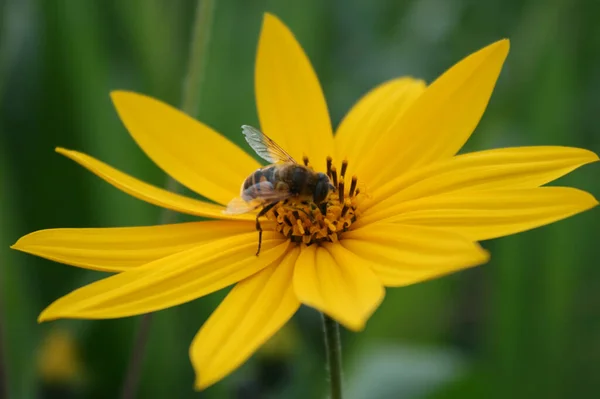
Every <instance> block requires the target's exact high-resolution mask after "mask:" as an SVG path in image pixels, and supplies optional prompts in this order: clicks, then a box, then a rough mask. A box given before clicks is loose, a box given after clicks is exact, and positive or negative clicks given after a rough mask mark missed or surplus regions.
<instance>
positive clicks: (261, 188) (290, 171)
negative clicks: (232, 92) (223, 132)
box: [223, 125, 335, 256]
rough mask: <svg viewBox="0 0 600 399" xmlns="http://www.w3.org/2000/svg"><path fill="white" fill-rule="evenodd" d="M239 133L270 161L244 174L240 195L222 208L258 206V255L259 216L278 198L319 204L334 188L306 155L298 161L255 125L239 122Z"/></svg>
mask: <svg viewBox="0 0 600 399" xmlns="http://www.w3.org/2000/svg"><path fill="white" fill-rule="evenodd" d="M242 133H243V134H244V137H245V138H246V141H247V142H248V144H250V146H251V147H252V149H253V150H254V151H256V153H257V154H258V155H259V156H260V157H261V158H262V159H264V160H265V161H267V162H270V165H267V166H265V167H262V168H260V169H257V170H256V171H255V172H253V173H252V174H251V175H250V176H248V177H247V178H246V180H244V182H243V183H242V187H241V189H240V196H239V197H237V198H234V199H233V200H231V201H230V202H229V204H228V205H227V209H225V210H224V211H223V212H224V213H226V214H229V215H237V214H242V213H246V212H250V211H253V210H255V209H258V208H259V207H261V206H262V209H261V210H260V212H258V214H257V215H256V230H257V231H258V250H257V251H256V255H257V256H258V254H259V253H260V246H261V243H262V227H261V225H260V221H259V218H260V217H261V216H264V215H265V214H266V213H267V212H269V211H270V210H271V209H272V208H273V207H274V206H275V205H277V204H278V203H280V202H281V201H285V200H287V199H290V198H295V199H298V200H306V201H312V202H313V203H314V204H315V205H317V206H319V205H321V203H322V202H323V201H325V199H326V198H327V196H328V195H329V193H330V192H331V191H332V190H335V188H334V186H333V185H332V184H331V182H330V181H329V178H328V177H327V175H326V174H325V173H320V172H315V171H313V170H312V169H311V168H309V167H308V159H306V158H305V160H304V163H305V164H304V165H302V164H299V163H298V162H296V161H295V160H294V158H292V156H291V155H290V154H288V153H287V152H286V151H285V150H284V149H283V148H281V147H280V146H279V145H278V144H277V143H275V142H274V141H273V140H272V139H270V138H269V137H267V135H265V134H264V133H262V132H260V131H259V130H258V129H255V128H253V127H252V126H247V125H243V126H242ZM320 209H321V208H320Z"/></svg>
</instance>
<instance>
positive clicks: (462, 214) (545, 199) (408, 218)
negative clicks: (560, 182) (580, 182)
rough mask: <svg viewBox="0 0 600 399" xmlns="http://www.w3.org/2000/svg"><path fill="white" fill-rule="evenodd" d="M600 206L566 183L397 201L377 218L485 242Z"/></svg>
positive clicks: (588, 195) (593, 199)
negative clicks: (434, 228) (404, 201)
mask: <svg viewBox="0 0 600 399" xmlns="http://www.w3.org/2000/svg"><path fill="white" fill-rule="evenodd" d="M597 204H598V201H596V199H595V198H594V197H593V196H592V195H590V194H589V193H586V192H585V191H581V190H577V189H574V188H567V187H539V188H531V189H519V190H491V191H479V192H458V193H449V194H445V195H438V196H433V197H428V198H423V199H418V200H414V201H409V202H406V203H404V204H398V205H395V206H392V207H389V208H388V209H386V210H385V211H382V212H380V213H378V215H374V216H373V218H378V219H380V220H381V219H386V221H393V222H399V223H402V224H413V225H420V226H432V227H439V228H443V229H451V230H453V231H456V232H457V233H459V234H462V235H465V236H467V237H468V238H469V239H471V240H476V241H480V240H486V239H490V238H495V237H501V236H505V235H509V234H515V233H518V232H521V231H525V230H529V229H533V228H535V227H539V226H543V225H545V224H549V223H552V222H556V221H557V220H561V219H564V218H567V217H569V216H572V215H575V214H577V213H580V212H583V211H585V210H587V209H590V208H593V207H594V206H596V205H597ZM365 219H366V218H365ZM360 222H362V219H361V220H360Z"/></svg>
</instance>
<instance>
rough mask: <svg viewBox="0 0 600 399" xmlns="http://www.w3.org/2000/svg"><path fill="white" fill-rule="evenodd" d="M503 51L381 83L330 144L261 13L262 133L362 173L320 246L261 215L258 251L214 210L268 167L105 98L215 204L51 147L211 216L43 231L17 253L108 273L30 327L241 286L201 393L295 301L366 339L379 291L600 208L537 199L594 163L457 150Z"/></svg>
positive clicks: (181, 208)
mask: <svg viewBox="0 0 600 399" xmlns="http://www.w3.org/2000/svg"><path fill="white" fill-rule="evenodd" d="M508 49H509V42H508V40H501V41H498V42H496V43H493V44H491V45H489V46H487V47H485V48H483V49H481V50H479V51H477V52H475V53H473V54H471V55H470V56H468V57H467V58H465V59H463V60H462V61H460V62H459V63H458V64H456V65H455V66H453V67H452V68H450V69H449V70H448V71H447V72H445V73H444V74H443V75H442V76H441V77H439V78H438V79H437V80H435V81H434V82H433V83H432V84H431V85H429V86H426V85H425V83H424V82H423V81H421V80H417V79H413V78H410V77H403V78H399V79H395V80H391V81H388V82H386V83H383V84H382V85H380V86H378V87H376V88H375V89H374V90H372V91H371V92H369V93H368V94H366V95H365V96H364V97H363V98H362V99H360V100H359V101H358V102H357V103H356V105H355V106H354V107H353V108H352V109H351V110H350V112H349V113H348V114H347V116H346V117H345V118H344V120H343V121H342V122H341V124H340V126H339V127H338V129H337V131H336V134H335V135H334V134H333V131H332V127H331V122H330V118H329V114H328V111H327V105H326V103H325V98H324V97H323V92H322V90H321V86H320V84H319V82H318V80H317V77H316V75H315V72H314V70H313V69H312V66H311V64H310V62H309V60H308V58H307V57H306V55H305V54H304V52H303V50H302V48H301V47H300V45H299V44H298V43H297V41H296V40H295V38H294V36H293V34H292V33H291V32H290V31H289V30H288V28H287V27H286V26H285V25H284V24H283V23H282V22H281V21H279V20H278V19H277V18H276V17H274V16H272V15H268V14H267V15H266V16H265V18H264V23H263V27H262V31H261V35H260V41H259V45H258V54H257V60H256V75H255V89H256V102H257V106H258V115H259V118H260V124H261V128H262V131H264V132H265V133H266V134H267V135H268V136H270V137H271V138H272V139H274V140H275V141H276V142H277V143H279V144H280V145H281V146H282V147H283V148H284V149H285V150H287V151H288V152H289V153H290V154H291V155H292V156H293V157H294V158H295V159H297V160H301V159H303V157H304V156H307V157H308V158H309V159H310V162H311V164H312V165H313V166H314V167H315V169H316V170H319V171H324V170H325V168H326V159H327V157H328V156H332V157H333V162H334V165H336V166H337V167H338V170H339V174H340V175H341V174H342V173H341V172H342V171H341V167H340V166H341V164H342V160H345V159H346V160H347V161H348V165H347V171H346V173H345V174H346V176H353V175H356V176H358V178H359V188H360V190H361V191H360V193H361V194H359V195H356V192H354V193H353V194H354V195H353V196H350V192H349V191H350V190H349V185H350V184H346V192H345V196H346V198H345V199H344V201H338V198H337V196H338V195H339V192H338V193H334V195H333V197H331V198H330V199H331V202H332V203H335V202H336V201H338V202H337V204H339V206H337V207H332V208H335V209H334V210H333V211H332V212H333V215H332V216H331V217H329V216H328V220H327V224H328V226H329V224H331V226H333V227H331V226H330V230H328V233H331V232H334V230H335V233H336V234H331V237H328V238H327V239H325V240H323V236H320V237H321V239H320V240H317V238H318V232H316V230H317V228H315V229H312V230H311V227H315V226H312V225H311V223H313V221H312V220H311V219H310V218H309V217H308V216H305V215H304V213H303V212H298V213H297V214H298V216H296V218H297V219H298V220H295V221H294V223H293V224H294V226H295V227H294V228H292V229H285V226H284V223H287V221H286V220H282V219H285V218H278V215H279V214H278V213H277V211H274V212H271V213H270V214H269V215H268V216H269V219H270V221H266V220H265V221H264V222H263V224H264V226H265V234H264V237H263V244H262V251H261V253H260V255H259V256H255V252H256V248H257V239H258V235H257V232H256V230H255V221H254V219H255V214H244V215H239V216H232V215H224V214H223V213H222V211H223V210H224V209H225V208H224V205H226V204H227V203H228V202H229V201H230V200H231V199H232V198H234V197H236V196H238V195H239V187H240V184H241V183H242V182H243V181H244V179H245V178H246V177H247V176H248V175H250V174H251V173H252V172H253V171H255V170H256V169H257V168H259V167H260V164H259V163H258V162H257V161H256V160H255V158H253V157H252V156H251V155H249V154H247V153H245V152H244V151H243V150H241V149H240V148H238V147H237V146H235V145H234V144H232V143H231V142H230V141H228V140H227V139H226V138H225V137H223V136H221V135H220V134H218V133H217V132H215V131H214V130H212V129H211V128H209V127H208V126H206V125H204V124H202V123H200V122H197V121H195V120H193V119H192V118H190V117H188V116H186V115H184V114H183V113H181V112H180V111H178V110H176V109H174V108H172V107H170V106H168V105H166V104H164V103H162V102H160V101H157V100H155V99H152V98H149V97H146V96H143V95H140V94H135V93H131V92H124V91H118V92H114V93H112V99H113V102H114V104H115V107H116V109H117V112H118V113H119V116H120V118H121V120H122V121H123V123H124V124H125V126H126V127H127V129H128V130H129V132H130V133H131V135H132V136H133V138H134V139H135V141H136V142H137V143H138V144H139V146H140V147H141V148H142V150H144V152H145V153H146V154H147V155H148V156H149V157H150V158H151V159H152V160H153V161H154V162H155V163H156V164H157V165H158V166H160V167H161V168H162V169H163V170H164V171H165V172H166V173H168V174H169V175H171V176H172V177H173V178H175V179H176V180H177V181H179V182H180V183H182V184H183V185H185V186H187V187H188V188H190V189H191V190H193V191H195V192H197V193H198V194H201V195H202V196H204V197H206V198H208V199H209V200H211V201H213V202H207V201H201V200H198V199H192V198H187V197H184V196H181V195H178V194H174V193H171V192H167V191H165V190H163V189H161V188H157V187H154V186H152V185H149V184H146V183H144V182H141V181H139V180H137V179H135V178H134V177H132V176H129V175H127V174H125V173H123V172H120V171H118V170H116V169H113V168H112V167H110V166H108V165H106V164H104V163H102V162H100V161H98V160H96V159H94V158H92V157H90V156H88V155H85V154H82V153H79V152H76V151H70V150H65V149H62V148H59V149H57V151H58V152H59V153H61V154H63V155H65V156H67V157H69V158H71V159H72V160H74V161H76V162H77V163H79V164H81V165H82V166H84V167H85V168H87V169H89V170H90V171H92V172H93V173H95V174H96V175H98V176H99V177H101V178H102V179H104V180H106V181H107V182H109V183H111V184H112V185H114V186H116V187H117V188H119V189H121V190H123V191H125V192H126V193H128V194H130V195H132V196H134V197H137V198H140V199H142V200H144V201H146V202H149V203H152V204H155V205H158V206H161V207H166V208H169V209H172V210H175V211H178V212H182V213H187V214H190V215H195V216H201V217H207V218H212V219H220V220H214V221H201V222H192V223H182V224H174V225H164V226H150V227H128V228H106V229H53V230H43V231H37V232H34V233H31V234H29V235H27V236H25V237H23V238H21V239H20V240H19V241H18V242H17V243H16V244H15V245H14V247H13V248H15V249H18V250H20V251H23V252H27V253H30V254H34V255H37V256H41V257H44V258H48V259H51V260H54V261H57V262H62V263H66V264H70V265H74V266H79V267H83V268H87V269H93V270H100V271H108V272H116V273H118V274H116V275H114V276H111V277H108V278H105V279H103V280H100V281H98V282H95V283H92V284H89V285H87V286H85V287H82V288H80V289H78V290H75V291H73V292H72V293H70V294H68V295H66V296H64V297H62V298H60V299H58V300H57V301H55V302H54V303H52V304H51V305H50V306H49V307H48V308H46V309H45V310H44V311H43V312H42V313H41V315H40V317H39V320H40V321H46V320H53V319H58V318H85V319H106V318H116V317H125V316H132V315H139V314H143V313H149V312H154V311H157V310H160V309H165V308H168V307H171V306H176V305H178V304H181V303H184V302H188V301H191V300H194V299H196V298H199V297H201V296H204V295H206V294H209V293H211V292H214V291H216V290H220V289H222V288H224V287H227V286H229V285H232V284H236V283H237V284H236V285H235V287H234V288H233V289H232V290H231V292H230V293H229V294H228V295H227V297H226V298H225V300H224V301H223V302H222V303H221V304H220V306H219V307H218V308H217V309H216V310H215V312H214V313H213V314H212V316H211V317H210V318H209V319H208V321H207V322H206V323H205V324H204V325H203V326H202V328H201V329H200V332H199V333H198V334H197V336H196V337H195V339H194V341H193V343H192V345H191V348H190V357H191V361H192V363H193V366H194V368H195V370H196V375H197V380H196V387H197V388H199V389H201V388H204V387H207V386H209V385H211V384H213V383H215V382H216V381H218V380H220V379H221V378H223V377H224V376H226V375H227V374H229V373H230V372H231V371H232V370H234V369H235V368H237V367H238V366H239V365H240V364H242V363H243V362H244V361H245V360H246V359H248V357H250V356H251V355H252V353H254V352H255V351H256V350H257V348H258V347H259V346H261V345H262V344H263V343H264V342H265V341H266V340H267V339H269V338H270V337H271V336H273V334H275V332H277V331H278V330H279V329H280V328H281V327H282V326H283V325H284V324H285V323H286V322H287V321H288V320H289V319H290V317H292V315H293V314H294V313H295V312H296V310H297V309H298V307H299V306H300V304H305V305H308V306H311V307H313V308H315V309H318V310H320V311H322V312H324V313H326V314H328V315H330V316H331V317H333V318H335V319H336V320H338V321H339V322H340V323H342V324H343V325H344V326H346V327H347V328H349V329H351V330H360V329H362V328H363V327H364V324H365V322H366V320H367V319H368V318H369V316H370V315H371V314H372V313H373V311H374V310H375V309H376V308H377V307H378V305H379V303H380V302H381V301H382V299H383V296H384V292H385V290H384V287H399V286H405V285H408V284H414V283H417V282H420V281H423V280H427V279H431V278H434V277H438V276H441V275H444V274H447V273H451V272H453V271H456V270H460V269H463V268H467V267H471V266H475V265H479V264H482V263H485V262H486V261H487V260H488V254H487V253H486V252H485V251H484V250H482V249H481V247H480V246H479V245H478V244H477V243H476V242H477V241H480V240H486V239H490V238H495V237H500V236H505V235H508V234H514V233H517V232H521V231H524V230H528V229H532V228H534V227H538V226H541V225H545V224H548V223H551V222H554V221H557V220H560V219H563V218H566V217H568V216H571V215H574V214H576V213H579V212H582V211H584V210H586V209H589V208H592V207H594V206H595V205H596V204H597V201H596V200H595V199H594V198H593V197H592V196H591V195H590V194H588V193H586V192H583V191H580V190H577V189H574V188H568V187H540V186H542V185H544V184H546V183H548V182H550V181H552V180H555V179H557V178H559V177H560V176H563V175H565V174H567V173H569V172H570V171H572V170H574V169H576V168H577V167H579V166H581V165H584V164H587V163H590V162H594V161H596V160H598V157H597V156H596V155H595V154H594V153H592V152H590V151H587V150H584V149H577V148H568V147H518V148H502V149H494V150H488V151H481V152H476V153H471V154H465V155H456V153H457V152H458V151H459V150H460V148H461V147H462V146H463V144H464V143H465V142H466V141H467V139H468V138H469V136H470V135H471V133H472V132H473V130H474V129H475V127H476V126H477V123H478V122H479V119H480V118H481V116H482V114H483V112H484V110H485V108H486V105H487V103H488V100H489V98H490V96H491V93H492V90H493V88H494V85H495V83H496V80H497V78H498V75H499V74H500V70H501V67H502V64H503V62H504V59H505V58H506V55H507V54H508ZM348 198H350V202H349V203H348V205H349V206H351V207H354V208H356V209H353V212H354V217H353V218H351V219H349V220H343V219H340V218H341V214H342V212H341V210H340V207H342V206H343V205H345V204H346V203H347V202H346V201H345V200H346V199H348ZM334 211H335V212H337V213H335V212H334ZM316 212H317V213H318V211H316ZM336 218H337V219H336ZM318 222H319V223H321V222H323V223H324V218H321V219H319V221H318ZM336 222H337V225H336ZM298 223H300V225H302V227H300V226H299V225H298ZM340 223H342V224H343V226H340ZM296 227H297V228H296ZM317 227H318V228H321V227H322V226H317ZM300 230H302V231H307V232H308V233H307V234H311V238H310V239H309V240H308V241H312V242H316V241H319V242H317V243H316V244H315V245H309V246H307V245H304V244H301V243H297V241H298V231H300ZM313 230H314V231H313ZM299 238H300V241H302V237H299ZM330 241H331V242H330Z"/></svg>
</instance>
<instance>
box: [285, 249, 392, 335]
mask: <svg viewBox="0 0 600 399" xmlns="http://www.w3.org/2000/svg"><path fill="white" fill-rule="evenodd" d="M294 291H295V292H296V296H297V297H298V299H299V300H300V302H302V303H304V304H305V305H308V306H312V307H314V308H316V309H318V310H320V311H322V312H324V313H325V314H327V315H329V316H331V317H333V318H334V319H336V320H337V321H339V322H340V323H342V324H343V325H344V326H346V327H347V328H349V329H351V330H355V331H358V330H362V329H363V328H364V325H365V323H366V321H367V319H368V318H369V317H370V316H371V314H372V313H373V312H374V311H375V309H377V306H379V304H380V303H381V301H382V300H383V296H384V294H385V290H384V288H383V286H382V285H381V282H380V281H379V279H378V278H377V277H376V276H375V274H373V271H371V269H370V267H369V263H365V262H361V259H360V258H359V257H357V256H354V255H353V254H352V253H351V252H349V251H347V250H345V249H344V248H343V247H342V246H340V245H339V244H324V245H323V246H317V245H311V246H309V247H306V246H302V247H301V252H300V256H299V257H298V260H297V261H296V269H295V271H294Z"/></svg>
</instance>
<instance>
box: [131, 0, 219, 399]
mask: <svg viewBox="0 0 600 399" xmlns="http://www.w3.org/2000/svg"><path fill="white" fill-rule="evenodd" d="M215 3H216V0H198V4H197V5H196V15H195V17H194V25H193V32H192V38H191V42H190V49H189V58H188V63H187V71H186V77H185V80H184V82H183V90H182V99H181V109H182V111H183V112H185V113H186V114H188V115H190V116H192V117H196V116H197V113H198V108H199V105H200V94H201V92H202V83H203V82H204V75H205V71H206V61H207V59H208V48H209V44H210V36H211V32H212V24H213V16H214V10H215ZM165 189H166V190H168V191H173V192H176V191H178V189H179V184H178V183H177V182H176V181H175V179H173V178H172V177H170V176H168V177H167V181H166V183H165ZM176 216H177V214H176V213H175V212H173V211H172V210H170V209H166V208H165V209H163V210H162V212H161V214H160V217H159V223H160V224H168V223H173V222H175V221H176ZM151 325H152V314H151V313H148V314H145V315H144V316H142V320H141V322H140V326H139V328H138V331H137V332H136V336H135V344H134V347H133V350H132V353H131V357H130V359H129V365H128V366H127V372H126V377H125V382H124V383H123V388H122V390H121V398H122V399H133V398H135V397H136V395H137V389H138V384H139V381H140V376H141V372H142V364H143V361H144V354H145V352H146V346H147V343H148V337H149V335H150V327H151Z"/></svg>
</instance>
